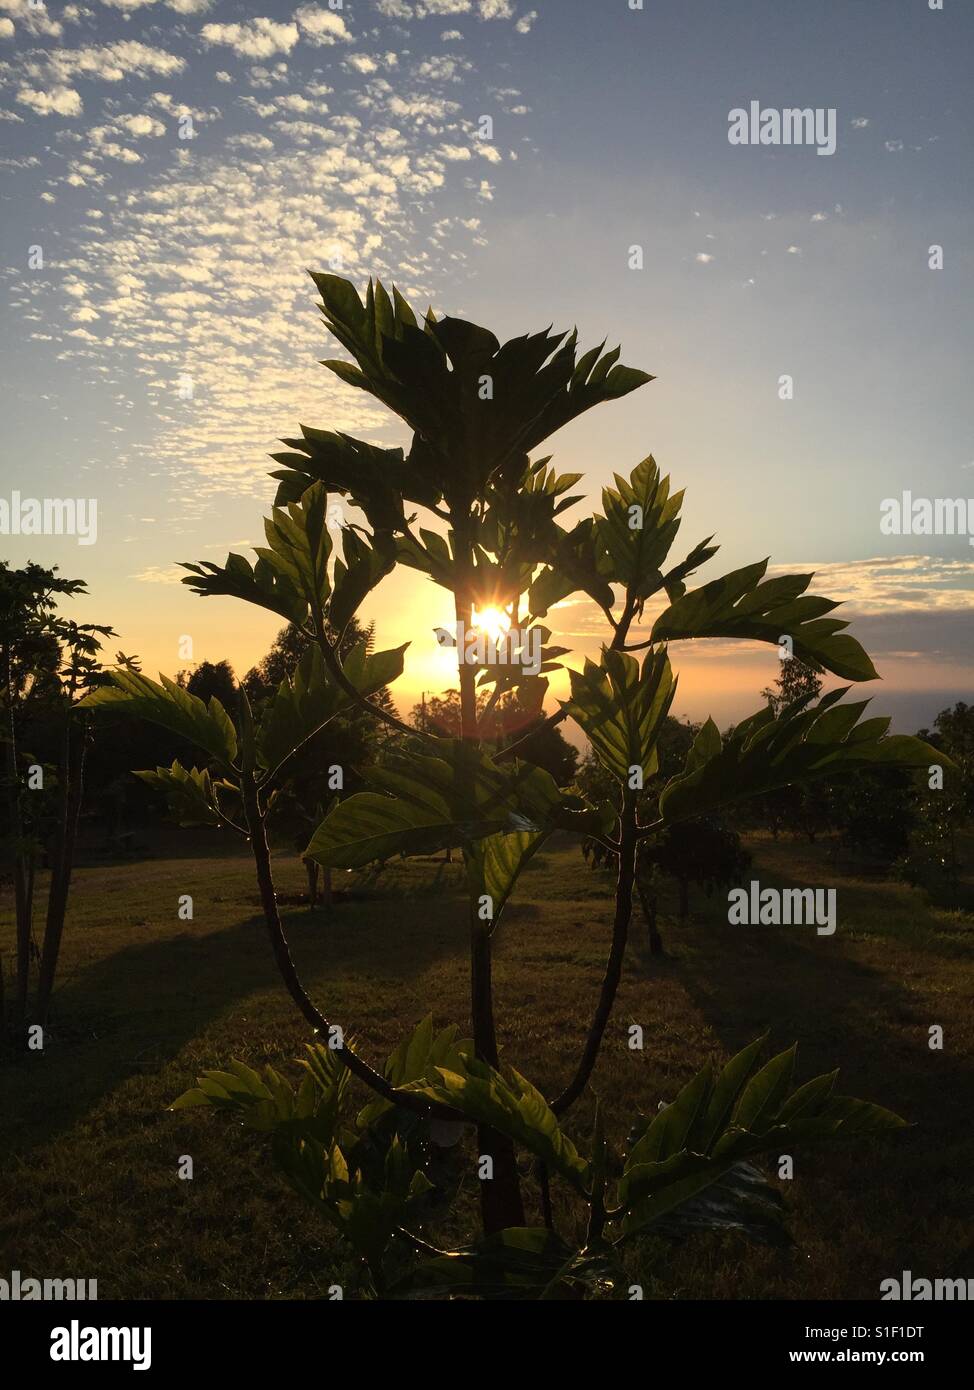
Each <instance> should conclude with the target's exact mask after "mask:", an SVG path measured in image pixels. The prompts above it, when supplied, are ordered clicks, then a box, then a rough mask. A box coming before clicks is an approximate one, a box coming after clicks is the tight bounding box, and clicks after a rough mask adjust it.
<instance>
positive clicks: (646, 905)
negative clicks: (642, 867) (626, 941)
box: [636, 873, 664, 956]
mask: <svg viewBox="0 0 974 1390" xmlns="http://www.w3.org/2000/svg"><path fill="white" fill-rule="evenodd" d="M636 891H637V892H638V893H639V901H640V904H641V905H642V909H643V916H644V917H645V919H646V936H647V939H648V941H649V953H650V955H651V956H661V955H663V954H664V952H663V938H662V937H661V936H660V934H659V927H658V924H657V921H658V908H659V899H658V897H657V894H656V889H655V888H653V887H652V886H651V884H649V883H647V882H645V881H644V879H643V876H642V875H641V874H638V873H637V875H636Z"/></svg>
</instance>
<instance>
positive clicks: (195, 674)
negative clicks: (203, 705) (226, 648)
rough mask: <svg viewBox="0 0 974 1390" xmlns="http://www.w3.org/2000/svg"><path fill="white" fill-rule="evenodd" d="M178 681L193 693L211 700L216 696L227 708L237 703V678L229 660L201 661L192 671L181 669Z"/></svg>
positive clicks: (233, 706)
mask: <svg viewBox="0 0 974 1390" xmlns="http://www.w3.org/2000/svg"><path fill="white" fill-rule="evenodd" d="M176 680H177V682H178V683H179V684H180V685H181V686H182V687H183V688H184V689H185V690H188V691H189V693H190V694H191V695H198V696H199V698H200V699H201V700H206V701H209V700H211V699H212V698H213V697H214V696H216V698H217V699H218V700H219V701H220V704H221V705H222V706H223V708H224V709H225V710H231V709H234V708H235V707H236V703H237V678H236V676H235V675H234V674H233V667H232V666H231V665H230V663H229V661H216V662H214V661H201V662H200V664H199V665H198V666H196V667H194V668H193V670H192V671H180V672H179V673H178V675H177V676H176Z"/></svg>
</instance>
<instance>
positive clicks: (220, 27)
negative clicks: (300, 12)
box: [200, 19, 299, 58]
mask: <svg viewBox="0 0 974 1390" xmlns="http://www.w3.org/2000/svg"><path fill="white" fill-rule="evenodd" d="M200 34H201V36H202V38H203V42H204V43H208V44H212V45H216V44H225V45H226V46H227V47H228V48H232V49H233V51H234V52H235V53H237V54H238V55H239V56H240V57H242V58H270V57H273V55H274V54H275V53H290V51H291V49H292V48H293V47H294V45H295V44H296V43H297V41H298V37H299V33H298V26H297V25H296V24H278V23H277V22H276V21H275V20H273V19H251V20H249V21H248V22H247V23H245V24H204V25H203V28H202V29H201V30H200Z"/></svg>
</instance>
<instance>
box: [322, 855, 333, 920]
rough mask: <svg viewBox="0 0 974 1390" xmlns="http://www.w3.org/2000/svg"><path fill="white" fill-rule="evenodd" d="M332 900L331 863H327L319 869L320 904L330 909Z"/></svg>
mask: <svg viewBox="0 0 974 1390" xmlns="http://www.w3.org/2000/svg"><path fill="white" fill-rule="evenodd" d="M332 902H333V898H332V885H331V865H330V864H329V865H326V866H325V867H324V868H323V869H322V871H321V905H322V907H324V908H328V909H329V910H330V909H331V906H332Z"/></svg>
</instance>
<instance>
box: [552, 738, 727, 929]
mask: <svg viewBox="0 0 974 1390" xmlns="http://www.w3.org/2000/svg"><path fill="white" fill-rule="evenodd" d="M696 733H697V729H696V728H695V727H694V726H693V725H692V724H688V723H686V722H684V721H682V720H679V719H675V718H674V717H673V716H672V715H670V716H668V717H667V719H666V720H665V722H664V724H663V727H662V729H661V731H660V735H659V741H658V743H657V751H658V754H659V768H658V770H657V773H656V776H655V777H653V778H651V779H650V780H649V782H647V784H646V786H645V787H644V788H643V790H642V791H641V792H640V793H639V795H638V797H637V808H638V811H639V815H640V817H641V819H642V820H644V821H648V822H652V821H654V820H656V819H657V817H658V814H659V797H660V793H661V792H662V790H663V788H664V787H665V785H666V783H667V782H668V781H669V780H670V778H671V777H674V776H676V774H677V773H678V772H679V771H680V770H681V769H682V768H683V766H684V764H685V763H686V758H687V754H688V753H689V751H690V748H691V746H692V744H693V740H694V738H695V737H696ZM577 782H578V785H579V787H580V788H581V789H582V791H583V792H584V794H585V796H586V797H587V798H588V799H589V800H590V801H603V800H608V799H610V798H611V795H612V788H611V784H610V782H609V781H608V779H607V778H606V775H605V772H604V770H603V767H602V764H601V763H600V762H599V761H598V760H597V759H596V758H595V757H593V755H592V754H591V753H589V754H588V755H587V756H586V757H585V758H584V759H583V761H582V765H581V767H580V768H579V770H578V776H577ZM582 849H583V853H584V854H585V857H586V858H587V859H588V860H589V861H590V862H591V863H592V864H593V865H601V864H604V863H606V862H608V860H609V858H610V857H611V856H609V855H608V854H607V853H606V852H605V851H604V850H602V849H601V847H600V846H598V845H596V844H594V842H591V841H587V842H586V843H585V844H584V845H583V847H582ZM750 862H751V858H750V855H749V854H748V853H747V852H746V851H745V850H744V849H743V848H742V846H741V837H740V835H738V834H737V832H736V831H734V830H732V829H731V828H730V827H729V826H728V825H726V824H725V823H724V822H723V821H722V820H721V819H720V818H719V817H716V816H704V817H701V818H699V819H697V820H692V821H680V822H678V823H677V824H675V825H672V826H669V827H667V828H666V829H664V830H662V831H661V832H659V833H657V834H655V835H653V836H651V837H649V838H647V839H644V840H642V841H641V843H640V847H639V853H638V855H637V859H636V890H637V894H638V897H639V903H640V906H641V907H642V910H643V916H644V918H645V920H646V931H647V937H648V941H649V948H650V950H651V952H652V953H653V954H654V955H659V954H661V953H662V950H663V943H662V938H661V936H660V932H659V927H658V920H657V919H658V895H659V883H660V878H661V877H663V876H665V877H670V878H673V879H674V880H675V881H676V885H677V891H678V894H679V905H680V906H679V912H680V917H681V919H684V920H685V919H686V917H687V916H688V915H689V910H690V897H689V895H690V888H691V886H693V885H697V886H698V887H701V888H703V889H704V891H705V892H706V893H707V896H708V897H709V896H710V894H711V893H713V891H714V890H715V889H716V888H722V887H726V886H729V885H730V884H732V883H735V882H737V881H738V879H739V878H740V877H741V875H742V874H744V873H745V872H746V871H747V868H748V866H749V865H750Z"/></svg>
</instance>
